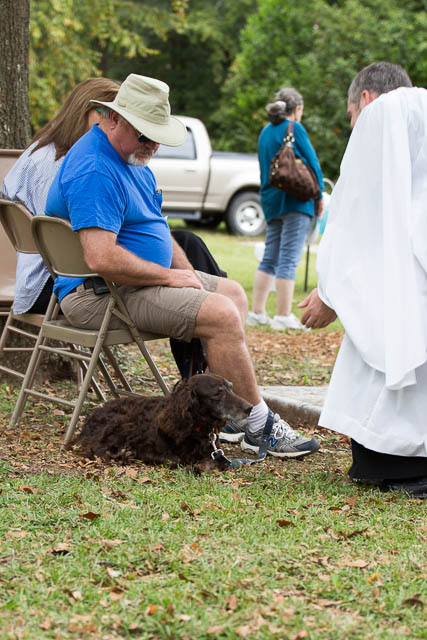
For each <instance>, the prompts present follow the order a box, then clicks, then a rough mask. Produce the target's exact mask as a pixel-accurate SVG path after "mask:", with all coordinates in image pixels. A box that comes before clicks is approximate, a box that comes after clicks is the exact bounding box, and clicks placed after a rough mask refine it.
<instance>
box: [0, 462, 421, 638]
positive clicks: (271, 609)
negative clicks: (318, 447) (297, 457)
mask: <svg viewBox="0 0 427 640" xmlns="http://www.w3.org/2000/svg"><path fill="white" fill-rule="evenodd" d="M309 468H310V461H308V460H307V461H305V462H304V463H298V462H290V463H289V464H288V463H286V464H284V465H283V466H281V467H276V468H275V469H276V470H275V471H274V470H273V469H270V470H269V471H268V470H266V468H265V467H263V466H260V467H258V468H256V469H253V470H251V469H245V470H244V471H243V472H239V473H234V474H226V475H214V476H207V477H194V476H193V475H191V474H188V473H186V472H184V471H169V470H163V469H159V470H155V471H152V470H150V471H149V472H148V473H146V472H143V473H140V474H139V475H138V473H137V472H135V473H133V474H132V475H133V476H134V477H128V476H127V475H126V470H125V469H121V468H119V469H117V468H111V469H107V470H106V472H105V473H104V476H101V477H99V476H93V477H92V476H91V474H90V473H89V474H88V478H84V477H76V476H62V477H51V476H48V475H45V474H44V475H39V476H31V475H28V476H26V477H25V476H24V477H19V478H16V477H14V476H13V470H12V469H11V468H8V466H7V465H5V466H3V468H2V469H1V473H2V476H3V484H2V488H1V493H0V505H1V517H0V533H1V541H2V542H1V545H2V546H1V554H0V582H1V591H0V630H2V635H1V637H2V638H14V639H15V638H16V639H17V638H31V639H32V640H33V639H37V638H61V639H63V638H91V637H93V638H99V639H101V638H117V639H119V638H140V639H141V640H142V639H147V640H148V639H149V638H165V639H166V638H167V639H178V638H182V640H184V639H185V638H187V639H191V640H202V639H204V638H228V639H230V640H231V639H238V638H242V637H243V638H246V637H248V638H257V639H258V638H260V639H266V640H267V639H286V638H289V639H292V640H294V639H295V638H311V639H320V638H322V639H325V640H326V639H327V640H330V639H331V638H340V639H341V638H342V639H343V640H344V639H346V638H354V639H360V640H368V639H370V638H375V639H377V638H381V639H382V638H384V639H385V638H387V639H390V640H391V639H393V640H394V639H395V638H397V637H399V638H408V639H409V638H411V639H413V638H423V637H425V635H424V632H425V627H424V620H425V619H424V618H423V598H425V593H424V595H423V596H420V595H419V594H420V593H422V591H423V588H424V589H425V573H424V572H425V560H426V555H425V535H423V534H422V533H421V532H422V526H423V525H422V516H423V514H422V508H421V506H420V504H419V503H415V502H412V503H408V502H407V501H406V500H404V499H403V498H397V497H396V496H388V497H386V498H385V499H384V498H383V497H381V496H380V494H377V493H376V492H370V491H368V492H366V491H365V492H361V493H360V495H359V494H358V493H357V490H355V488H354V487H353V486H351V485H350V484H349V483H347V482H343V481H342V478H341V477H339V475H338V474H337V473H334V471H333V469H331V470H330V471H329V472H322V471H317V472H315V473H307V471H308V470H309ZM131 471H134V470H132V469H131ZM88 514H89V515H88ZM424 534H425V522H424ZM405 601H406V602H405ZM423 629H424V630H423ZM298 634H299V635H298ZM304 634H306V635H304Z"/></svg>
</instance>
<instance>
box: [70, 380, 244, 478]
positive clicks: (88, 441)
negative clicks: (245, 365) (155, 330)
mask: <svg viewBox="0 0 427 640" xmlns="http://www.w3.org/2000/svg"><path fill="white" fill-rule="evenodd" d="M251 408H252V406H251V405H250V404H249V403H248V402H246V400H243V398H240V397H239V396H237V395H236V394H235V393H233V391H232V385H231V383H230V382H228V380H225V378H222V377H221V376H217V375H214V374H211V373H204V374H201V375H196V376H193V377H192V378H189V379H188V380H182V381H181V382H179V383H178V384H177V385H176V386H175V388H174V390H173V392H172V393H171V394H170V395H169V396H151V397H141V398H123V399H120V400H113V401H112V402H107V403H106V404H105V405H104V406H103V407H100V408H99V409H96V410H95V411H94V412H93V413H92V414H91V415H90V416H89V418H88V419H87V420H86V422H85V423H84V425H83V428H82V431H81V433H80V434H79V435H78V436H77V437H76V438H75V440H74V442H73V444H75V445H78V446H79V455H83V456H85V457H88V458H93V457H95V456H97V457H99V458H102V459H103V460H117V461H120V462H124V463H128V462H129V461H130V460H132V459H138V460H142V461H143V462H145V463H147V464H169V465H172V466H176V465H192V466H193V467H194V468H195V469H196V470H199V471H209V470H210V469H215V468H220V465H219V464H218V463H217V462H214V461H213V460H212V458H211V452H212V451H213V448H212V444H211V435H212V434H216V435H217V436H218V433H219V431H220V430H221V429H222V428H223V427H224V426H225V425H226V424H227V422H228V421H229V420H231V419H233V420H241V419H243V418H245V417H247V416H248V415H249V413H250V411H251Z"/></svg>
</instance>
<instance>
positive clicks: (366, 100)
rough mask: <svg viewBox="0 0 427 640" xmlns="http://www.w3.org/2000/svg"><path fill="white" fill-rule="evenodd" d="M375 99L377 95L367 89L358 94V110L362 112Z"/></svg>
mask: <svg viewBox="0 0 427 640" xmlns="http://www.w3.org/2000/svg"><path fill="white" fill-rule="evenodd" d="M375 98H378V93H375V92H373V91H369V89H363V91H362V93H361V94H360V102H359V108H360V110H362V109H363V108H364V107H366V106H367V105H368V104H370V103H371V102H373V101H374V100H375Z"/></svg>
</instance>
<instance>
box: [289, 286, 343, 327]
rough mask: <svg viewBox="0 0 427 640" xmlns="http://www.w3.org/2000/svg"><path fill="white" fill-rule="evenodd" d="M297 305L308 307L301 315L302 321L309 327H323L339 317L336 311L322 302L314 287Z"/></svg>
mask: <svg viewBox="0 0 427 640" xmlns="http://www.w3.org/2000/svg"><path fill="white" fill-rule="evenodd" d="M297 306H298V307H307V308H306V310H305V311H304V313H303V314H302V316H301V322H302V323H303V325H305V326H306V327H308V328H309V329H322V328H323V327H326V326H328V324H330V323H331V322H333V321H334V320H335V319H336V317H337V314H336V313H335V311H334V310H333V309H331V307H328V306H327V305H326V304H325V303H324V302H322V300H321V299H320V297H319V294H318V292H317V289H313V291H312V292H311V293H309V294H308V296H307V297H306V299H305V300H303V301H302V302H300V303H299V304H298V305H297Z"/></svg>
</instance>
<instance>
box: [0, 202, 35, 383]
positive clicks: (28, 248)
mask: <svg viewBox="0 0 427 640" xmlns="http://www.w3.org/2000/svg"><path fill="white" fill-rule="evenodd" d="M32 218H33V216H32V215H31V213H30V212H29V211H28V210H27V209H26V208H25V207H24V206H23V205H21V204H18V203H16V202H10V201H9V200H3V199H0V222H1V224H2V225H3V229H4V232H5V233H6V235H7V237H8V238H9V240H10V243H11V245H9V244H8V245H7V246H6V247H3V246H2V252H3V250H4V251H5V252H6V253H7V264H6V265H5V266H4V268H5V269H6V272H5V271H4V270H2V279H3V280H5V282H6V286H7V290H6V291H2V294H3V295H2V296H1V297H2V302H3V303H4V305H2V309H1V311H0V315H2V316H6V322H5V325H4V327H3V331H2V334H1V337H0V355H1V354H2V353H11V352H12V353H20V352H24V353H25V352H27V353H28V352H31V351H32V350H33V348H34V346H27V347H23V346H15V345H14V344H13V345H11V346H7V345H8V344H9V345H10V344H11V343H10V340H9V342H8V339H9V338H11V337H12V334H19V335H20V336H25V338H27V339H28V340H29V341H33V343H34V342H35V341H36V340H37V335H38V332H39V329H40V327H41V325H42V322H43V315H42V314H39V313H21V314H16V313H13V310H12V303H13V292H14V284H15V270H13V273H12V272H11V270H10V266H11V265H13V268H15V265H16V259H13V260H11V256H10V255H9V253H8V252H9V248H10V251H11V252H12V251H13V250H14V251H15V252H16V251H20V252H21V253H38V251H37V247H36V245H35V243H34V240H33V236H32V233H31V220H32ZM2 257H3V256H2ZM7 267H8V268H7ZM7 303H8V304H7ZM6 304H7V307H8V308H7V307H6ZM22 325H27V327H25V326H22ZM28 325H31V326H32V327H34V328H35V331H34V332H30V331H28ZM0 371H4V372H5V373H8V374H9V375H12V376H15V377H16V378H20V379H21V380H22V379H23V378H24V373H22V372H21V371H18V370H17V369H12V368H11V367H6V366H4V365H0Z"/></svg>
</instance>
